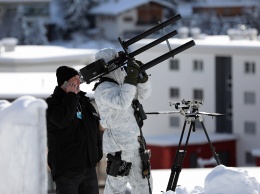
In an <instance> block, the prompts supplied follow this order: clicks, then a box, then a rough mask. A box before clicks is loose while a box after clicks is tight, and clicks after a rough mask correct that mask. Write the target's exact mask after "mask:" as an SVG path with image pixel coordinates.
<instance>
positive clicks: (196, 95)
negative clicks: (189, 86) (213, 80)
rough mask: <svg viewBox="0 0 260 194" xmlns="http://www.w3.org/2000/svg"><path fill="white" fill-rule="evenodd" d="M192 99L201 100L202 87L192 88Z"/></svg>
mask: <svg viewBox="0 0 260 194" xmlns="http://www.w3.org/2000/svg"><path fill="white" fill-rule="evenodd" d="M193 99H194V100H203V90H202V89H194V90H193Z"/></svg>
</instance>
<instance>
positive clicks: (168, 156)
mask: <svg viewBox="0 0 260 194" xmlns="http://www.w3.org/2000/svg"><path fill="white" fill-rule="evenodd" d="M212 145H213V147H214V149H215V152H216V153H217V154H219V158H220V160H221V164H224V165H226V166H233V167H235V166H236V141H235V140H229V141H224V142H214V143H212ZM147 147H148V149H151V153H152V154H151V166H152V169H169V168H171V167H172V165H173V163H174V159H175V155H176V151H177V147H178V146H177V145H176V146H154V145H149V144H148V145H147ZM181 149H183V147H181ZM211 157H213V154H212V152H211V149H210V145H209V144H208V143H202V144H195V145H188V147H187V150H186V155H185V157H184V160H183V165H182V167H183V168H191V167H194V165H196V164H195V163H196V159H197V158H203V159H209V158H211ZM194 162H195V163H194Z"/></svg>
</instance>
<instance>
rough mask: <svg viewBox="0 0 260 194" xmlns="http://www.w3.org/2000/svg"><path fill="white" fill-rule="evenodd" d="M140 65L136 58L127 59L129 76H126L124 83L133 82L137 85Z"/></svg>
mask: <svg viewBox="0 0 260 194" xmlns="http://www.w3.org/2000/svg"><path fill="white" fill-rule="evenodd" d="M139 69H140V67H139V65H138V64H137V63H136V62H135V60H134V59H133V60H130V59H129V60H128V61H127V76H125V81H124V83H128V84H132V85H134V86H137V77H138V74H139Z"/></svg>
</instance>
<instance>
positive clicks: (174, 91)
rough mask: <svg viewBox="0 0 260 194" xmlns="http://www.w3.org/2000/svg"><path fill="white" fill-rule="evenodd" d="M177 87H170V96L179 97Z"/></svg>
mask: <svg viewBox="0 0 260 194" xmlns="http://www.w3.org/2000/svg"><path fill="white" fill-rule="evenodd" d="M179 93H180V91H179V88H170V97H171V98H179V96H180V94H179Z"/></svg>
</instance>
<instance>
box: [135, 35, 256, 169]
mask: <svg viewBox="0 0 260 194" xmlns="http://www.w3.org/2000/svg"><path fill="white" fill-rule="evenodd" d="M189 40H190V39H170V44H171V46H172V48H173V49H174V48H177V47H178V46H180V45H182V44H184V43H186V42H188V41H189ZM149 42H151V40H149V39H148V40H143V41H140V42H139V43H137V44H135V45H132V47H133V48H134V49H133V50H132V51H134V50H135V49H137V48H140V47H142V46H144V45H146V44H148V43H149ZM195 43H196V45H195V46H194V47H192V48H190V49H188V50H186V51H184V52H182V53H180V54H178V55H176V56H174V58H173V59H172V58H170V59H168V60H166V61H164V62H162V63H160V64H158V65H156V66H155V67H153V68H151V69H148V70H147V72H148V74H151V80H152V83H153V94H152V96H151V97H150V98H149V99H148V100H147V101H145V102H143V106H144V108H145V110H146V112H153V111H168V110H175V108H174V107H170V106H169V102H179V101H181V100H182V99H185V100H194V99H203V101H204V104H203V105H202V106H201V107H200V109H199V110H200V111H206V112H218V113H223V114H225V116H224V117H218V118H213V119H212V118H211V117H207V116H203V118H204V123H205V126H206V129H207V131H208V132H209V133H214V132H218V133H232V134H235V135H236V134H237V135H239V139H238V141H237V165H238V166H246V165H251V164H252V163H253V164H254V161H252V155H251V151H252V150H253V149H256V148H259V147H260V144H259V139H260V133H259V131H260V121H259V115H258V112H259V110H260V88H259V86H258V83H260V56H259V54H260V41H257V40H230V39H229V37H228V36H211V37H206V38H205V39H197V40H195ZM168 51H169V50H168V46H167V44H166V43H161V44H160V45H157V46H155V47H153V48H151V49H150V50H149V51H147V52H144V53H142V54H140V55H138V56H137V57H136V58H137V59H140V60H142V61H143V62H144V63H146V62H148V61H151V60H152V59H154V58H156V57H158V56H160V55H162V54H164V53H166V52H168ZM144 122H145V125H144V135H146V136H150V135H153V136H158V135H161V134H165V135H168V136H170V135H173V134H179V133H180V131H181V129H182V123H183V118H182V116H180V115H177V114H175V115H174V114H172V115H159V116H148V119H147V120H145V121H144ZM198 130H199V127H198ZM148 143H149V142H148ZM175 143H176V142H175Z"/></svg>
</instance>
